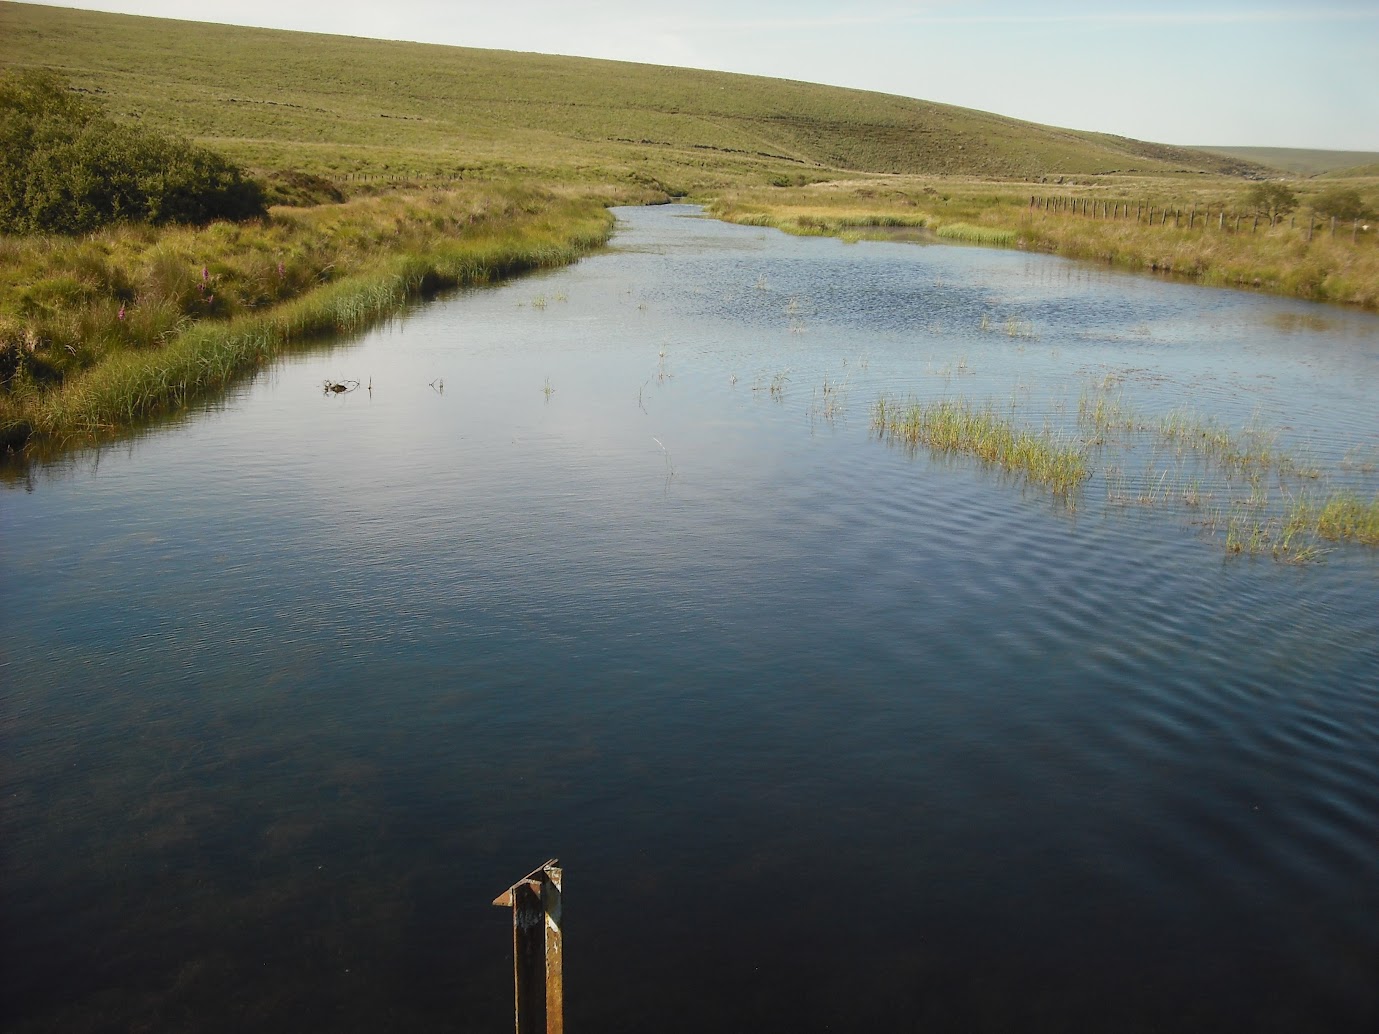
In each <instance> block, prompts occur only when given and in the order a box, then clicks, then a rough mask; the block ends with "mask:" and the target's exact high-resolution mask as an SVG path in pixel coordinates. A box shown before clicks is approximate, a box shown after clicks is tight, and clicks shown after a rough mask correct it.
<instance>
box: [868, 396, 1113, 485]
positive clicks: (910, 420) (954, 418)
mask: <svg viewBox="0 0 1379 1034" xmlns="http://www.w3.org/2000/svg"><path fill="white" fill-rule="evenodd" d="M872 430H873V431H874V432H875V433H876V434H877V435H878V436H880V437H883V438H886V439H888V440H891V441H898V442H901V443H903V444H905V445H910V446H921V445H922V446H925V447H926V448H929V449H931V450H933V451H934V452H939V453H956V454H960V455H967V456H976V457H977V458H979V459H981V460H984V461H985V462H987V463H990V464H992V465H994V466H998V467H1000V468H1002V469H1003V470H1007V471H1010V472H1011V473H1014V474H1018V475H1019V476H1021V477H1023V478H1025V479H1026V480H1027V481H1029V482H1030V483H1031V484H1035V485H1039V486H1041V487H1044V488H1047V489H1049V490H1050V491H1052V492H1054V493H1055V494H1056V495H1058V496H1061V497H1063V498H1064V499H1066V500H1068V501H1069V502H1072V500H1073V499H1074V497H1075V494H1076V493H1077V491H1078V490H1079V489H1080V488H1081V486H1082V483H1083V482H1084V481H1086V480H1087V478H1088V477H1089V476H1090V471H1089V469H1088V466H1087V455H1086V451H1085V449H1084V448H1083V447H1082V446H1081V445H1080V444H1077V443H1074V442H1072V441H1071V440H1068V439H1064V438H1060V437H1058V436H1056V435H1054V434H1052V433H1051V432H1049V431H1044V432H1040V433H1033V432H1030V431H1026V430H1021V429H1019V428H1017V427H1016V426H1015V425H1014V424H1012V423H1010V422H1009V421H1007V420H1005V419H1003V418H1001V417H999V416H997V415H996V412H995V410H994V409H992V408H991V407H986V408H982V409H977V408H975V407H973V406H972V405H970V404H969V403H967V402H964V401H953V400H943V401H941V402H935V403H928V404H926V403H923V402H919V401H910V402H908V403H896V402H893V401H891V400H888V399H886V398H880V399H878V400H877V402H876V405H875V406H874V407H873V409H872Z"/></svg>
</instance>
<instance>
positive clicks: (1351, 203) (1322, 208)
mask: <svg viewBox="0 0 1379 1034" xmlns="http://www.w3.org/2000/svg"><path fill="white" fill-rule="evenodd" d="M1312 211H1314V212H1316V213H1317V214H1318V215H1320V216H1322V217H1324V218H1328V217H1329V218H1335V219H1341V220H1346V221H1349V220H1351V219H1364V218H1367V217H1368V215H1369V211H1368V209H1367V208H1366V207H1365V199H1364V198H1362V197H1361V196H1360V192H1359V191H1358V190H1356V189H1355V188H1354V187H1332V188H1331V189H1330V190H1328V191H1325V192H1324V193H1321V194H1318V195H1317V197H1316V198H1315V199H1314V200H1313V202H1312Z"/></svg>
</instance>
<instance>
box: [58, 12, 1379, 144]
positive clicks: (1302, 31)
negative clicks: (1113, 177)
mask: <svg viewBox="0 0 1379 1034" xmlns="http://www.w3.org/2000/svg"><path fill="white" fill-rule="evenodd" d="M48 2H49V3H53V0H48ZM55 6H62V7H79V8H85V9H87V10H100V11H118V12H122V13H126V14H145V15H154V16H158V17H166V18H184V19H191V20H195V21H211V22H226V23H229V24H234V25H257V26H264V27H268V28H278V29H301V30H306V31H311V32H331V33H341V34H345V35H351V36H368V37H374V38H378V39H398V40H415V41H419V42H423V43H443V44H449V45H454V46H465V47H485V48H494V49H501V50H519V51H534V52H539V53H547V54H573V55H579V56H583V57H601V58H614V59H618V60H624V61H642V62H648V63H651V64H660V65H679V66H685V67H692V68H709V69H716V70H720V71H727V72H746V73H750V74H754V75H766V76H772V77H776V78H782V79H800V80H804V81H807V82H816V83H829V84H832V85H836V86H851V87H856V88H859V89H865V90H879V91H881V92H884V93H894V94H901V95H903V96H906V97H918V98H922V99H924V100H931V101H941V102H944V103H947V104H957V105H961V106H963V107H968V108H978V109H981V110H983V111H991V112H996V113H998V114H1001V115H1010V116H1014V117H1016V118H1023V119H1028V120H1030V121H1033V122H1042V123H1047V124H1050V125H1057V126H1066V127H1069V128H1074V129H1086V130H1095V131H1098V132H1105V133H1115V134H1119V135H1121V136H1129V137H1136V138H1138V139H1141V140H1153V141H1159V142H1163V143H1175V144H1198V145H1215V146H1259V147H1307V148H1322V149H1330V150H1356V151H1379V0H1335V2H1328V0H1316V2H1315V3H1308V2H1306V0H1196V2H1183V0H1129V2H1117V0H1104V2H1100V3H1089V2H1085V0H1045V2H1042V3H1015V2H1011V0H990V2H986V0H966V2H956V0H909V2H899V0H895V2H890V0H849V2H842V0H833V2H820V0H692V2H690V3H682V4H664V3H656V2H654V0H506V2H502V3H495V2H494V0H480V2H471V0H328V2H327V0H290V2H285V0H199V2H198V3H197V4H194V5H189V4H187V3H185V2H184V0H82V2H78V3H61V2H58V3H56V4H55Z"/></svg>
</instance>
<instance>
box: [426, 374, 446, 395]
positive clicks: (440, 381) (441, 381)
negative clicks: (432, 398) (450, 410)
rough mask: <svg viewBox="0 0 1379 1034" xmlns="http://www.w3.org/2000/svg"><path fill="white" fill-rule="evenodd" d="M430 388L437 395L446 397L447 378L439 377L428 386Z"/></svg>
mask: <svg viewBox="0 0 1379 1034" xmlns="http://www.w3.org/2000/svg"><path fill="white" fill-rule="evenodd" d="M428 387H429V388H430V389H431V390H432V391H434V392H435V393H436V394H437V395H444V394H445V378H443V377H437V378H436V379H435V380H434V381H432V382H431V383H430V384H429V385H428Z"/></svg>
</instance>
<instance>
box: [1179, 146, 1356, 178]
mask: <svg viewBox="0 0 1379 1034" xmlns="http://www.w3.org/2000/svg"><path fill="white" fill-rule="evenodd" d="M1196 150H1199V151H1204V152H1206V153H1208V154H1218V155H1221V156H1222V157H1224V158H1235V159H1238V160H1241V161H1247V162H1255V163H1257V164H1259V165H1265V166H1268V167H1270V168H1273V169H1278V170H1279V171H1281V172H1291V173H1294V174H1296V175H1299V176H1373V175H1375V171H1374V170H1375V168H1376V166H1379V152H1375V151H1319V150H1309V149H1306V148H1301V147H1198V148H1196Z"/></svg>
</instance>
